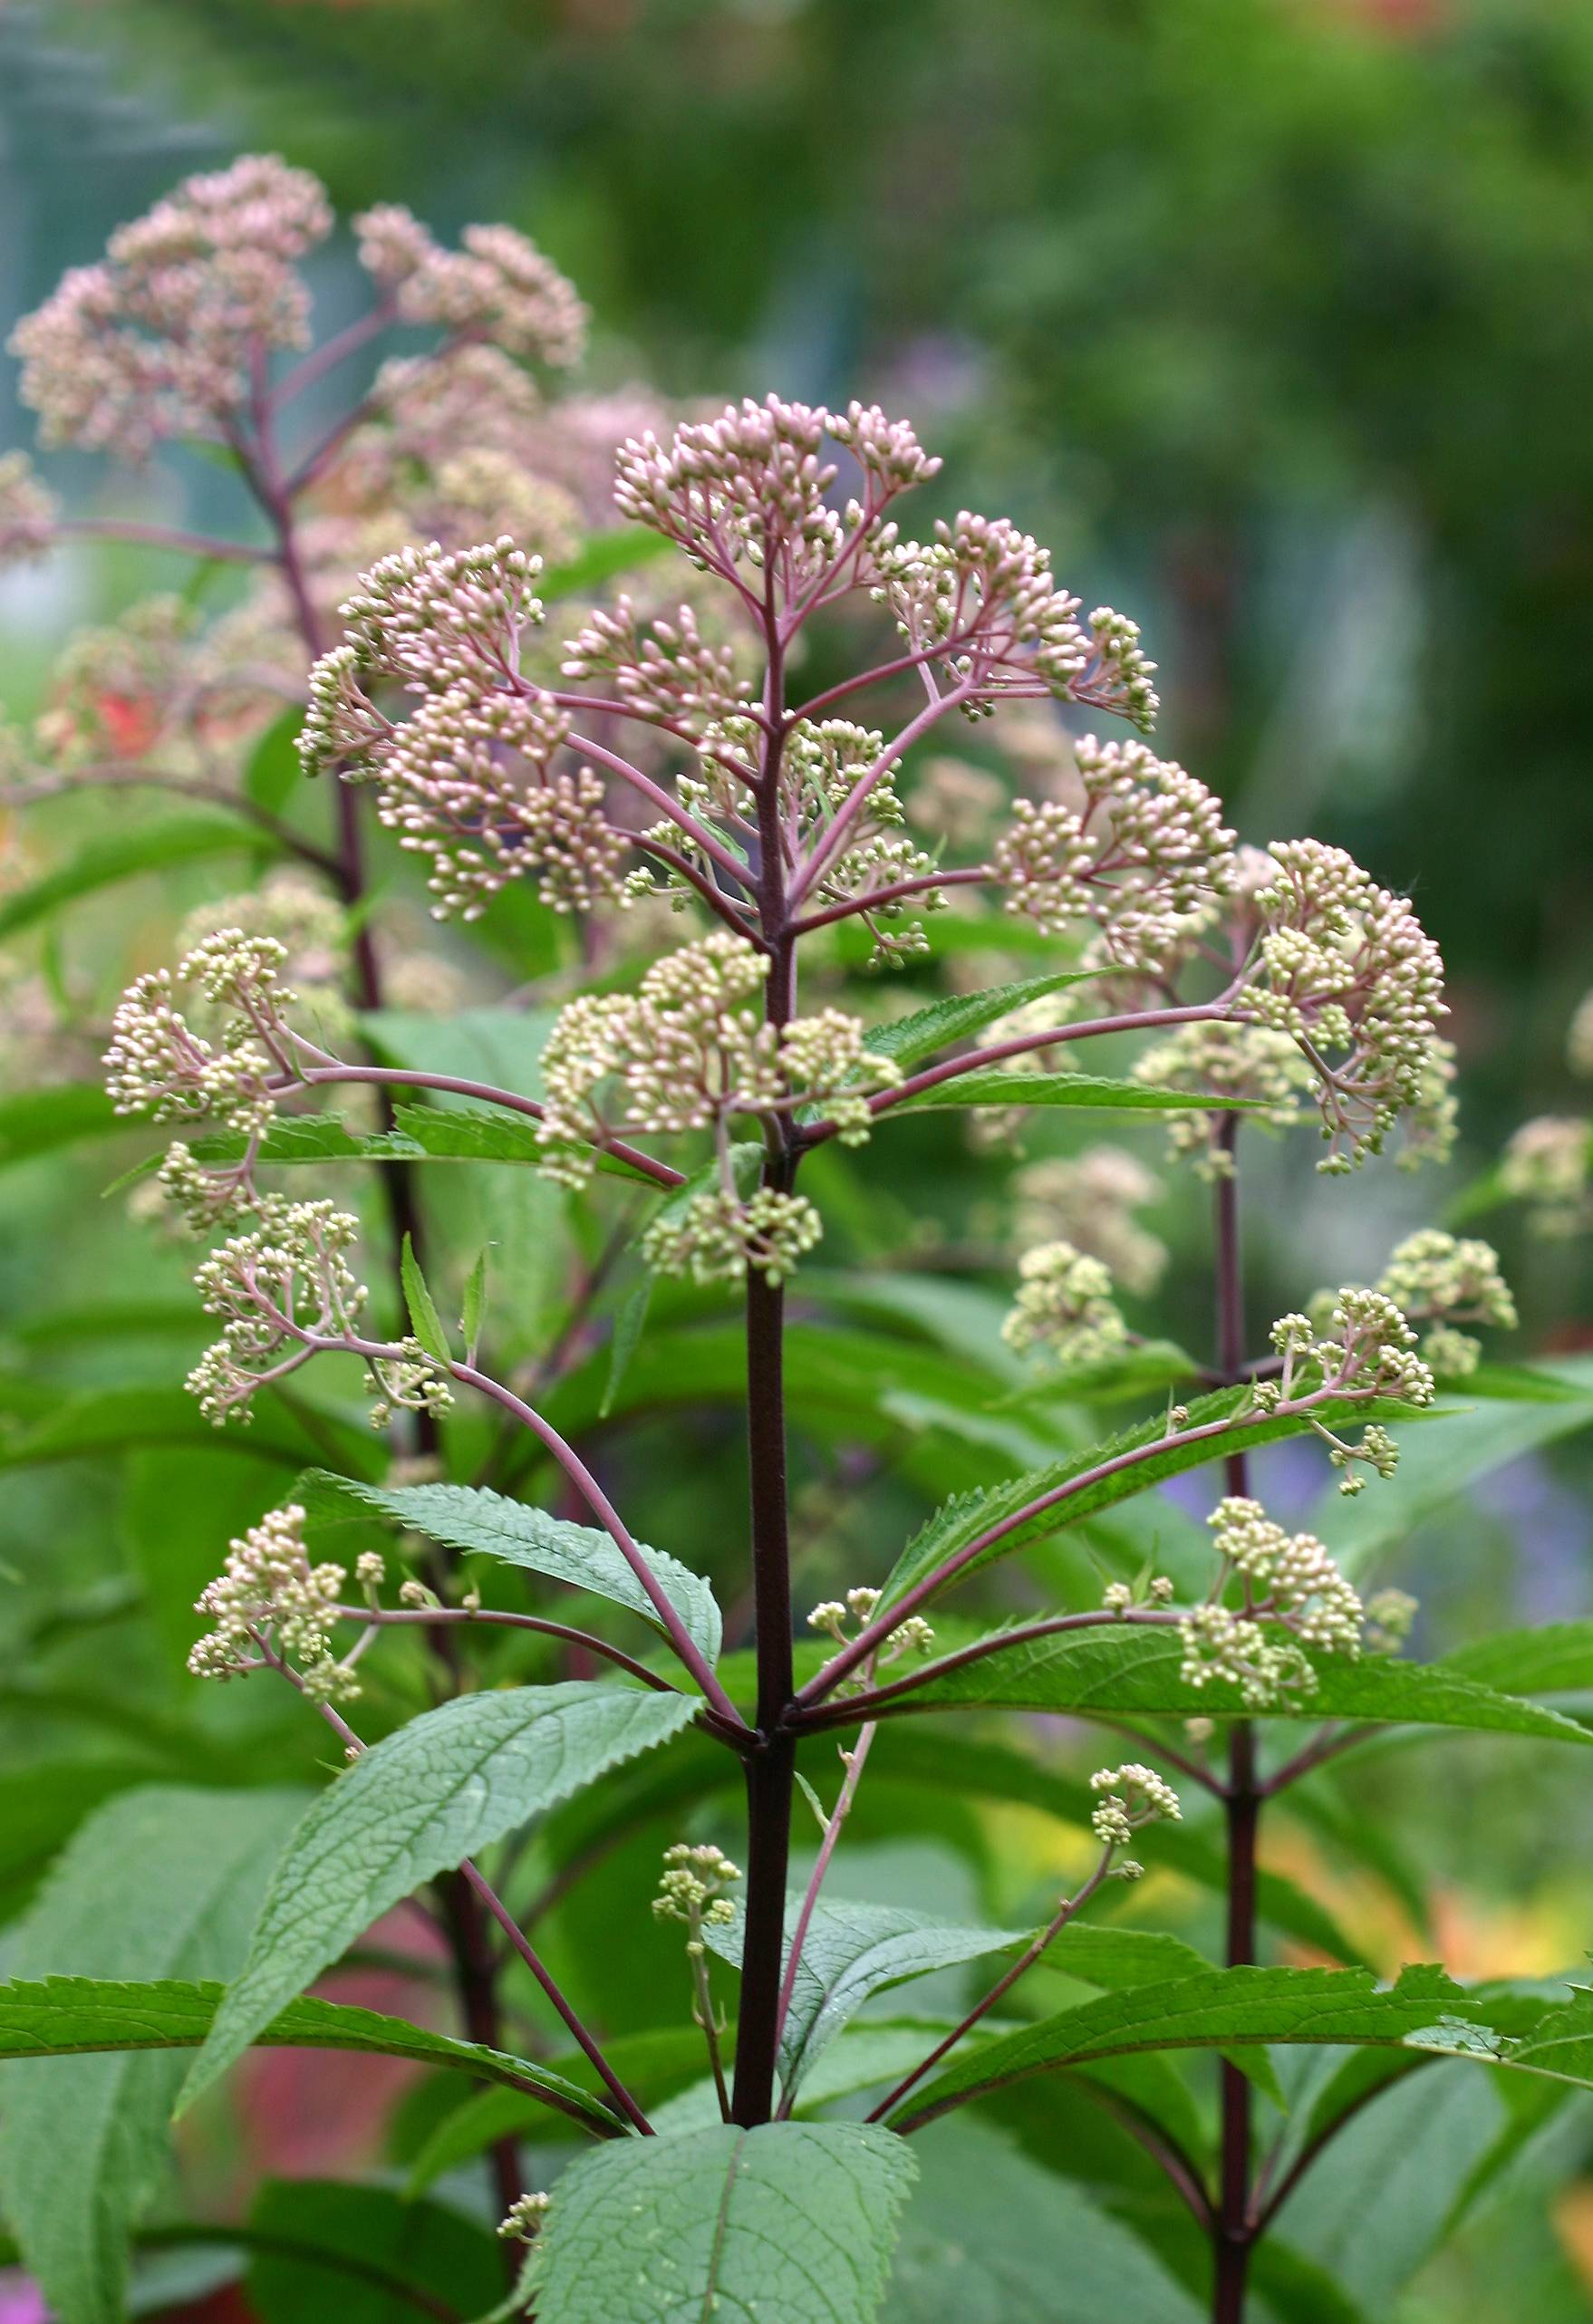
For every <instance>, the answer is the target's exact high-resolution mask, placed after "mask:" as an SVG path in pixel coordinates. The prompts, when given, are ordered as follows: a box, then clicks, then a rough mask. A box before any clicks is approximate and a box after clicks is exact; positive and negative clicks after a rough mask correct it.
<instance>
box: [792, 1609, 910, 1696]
mask: <svg viewBox="0 0 1593 2324" xmlns="http://www.w3.org/2000/svg"><path fill="white" fill-rule="evenodd" d="M883 1595H884V1593H883V1590H876V1589H866V1588H859V1589H850V1590H848V1591H847V1593H846V1595H845V1598H844V1599H842V1598H838V1597H829V1598H825V1600H824V1602H823V1604H822V1605H819V1606H815V1607H814V1609H813V1611H812V1613H811V1614H809V1615H808V1617H807V1626H808V1628H809V1629H810V1630H822V1631H823V1632H824V1634H825V1636H826V1637H828V1638H833V1639H834V1640H835V1644H836V1645H837V1646H844V1645H845V1644H846V1642H847V1640H848V1638H849V1637H850V1636H851V1635H852V1629H851V1625H852V1624H853V1623H854V1622H855V1623H856V1624H857V1625H859V1627H860V1628H861V1627H862V1626H863V1625H865V1624H867V1623H870V1622H872V1621H873V1620H874V1615H876V1614H877V1613H878V1612H879V1610H880V1600H881V1598H882V1597H883ZM934 1643H935V1634H934V1632H933V1630H932V1628H931V1627H930V1625H929V1624H928V1623H927V1622H926V1621H925V1620H924V1618H923V1616H922V1614H910V1615H908V1616H907V1619H906V1620H905V1621H904V1622H899V1623H898V1624H897V1625H896V1627H895V1628H894V1629H893V1630H892V1631H890V1632H888V1633H887V1635H885V1636H884V1637H883V1639H882V1640H881V1641H880V1644H879V1645H878V1646H877V1647H876V1648H875V1649H874V1653H873V1654H871V1655H870V1656H869V1657H868V1660H867V1662H866V1663H864V1666H863V1668H862V1670H861V1671H860V1672H859V1673H857V1675H856V1676H855V1677H854V1678H852V1679H847V1680H843V1682H842V1683H841V1685H840V1686H839V1687H838V1688H837V1690H836V1692H837V1693H838V1694H850V1693H855V1692H860V1691H861V1690H862V1689H863V1688H864V1687H865V1686H868V1685H869V1684H871V1683H872V1682H873V1680H874V1676H875V1675H876V1674H877V1673H879V1672H880V1671H882V1670H883V1669H885V1668H886V1667H887V1666H888V1665H889V1664H890V1663H898V1662H900V1661H901V1660H902V1658H903V1655H904V1654H928V1653H929V1650H930V1648H931V1647H932V1645H933V1644H934Z"/></svg>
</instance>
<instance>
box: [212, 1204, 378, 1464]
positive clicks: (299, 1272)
mask: <svg viewBox="0 0 1593 2324" xmlns="http://www.w3.org/2000/svg"><path fill="white" fill-rule="evenodd" d="M256 1208H257V1209H258V1210H259V1213H260V1224H259V1225H258V1226H257V1227H256V1228H254V1229H252V1230H250V1231H249V1232H248V1233H247V1234H242V1235H232V1236H229V1237H228V1238H227V1241H225V1242H224V1243H222V1244H221V1245H220V1246H219V1247H218V1248H217V1249H216V1250H214V1251H212V1252H211V1254H210V1256H209V1257H208V1258H206V1259H204V1260H202V1261H201V1263H200V1265H199V1267H198V1271H197V1273H196V1275H195V1278H194V1280H195V1282H196V1284H197V1285H198V1291H199V1296H200V1303H201V1305H202V1306H203V1307H204V1310H205V1313H206V1314H207V1315H208V1316H220V1317H221V1318H222V1332H221V1336H220V1338H219V1339H218V1340H217V1341H216V1343H215V1344H214V1345H213V1346H211V1347H209V1348H207V1350H206V1352H205V1354H204V1355H202V1356H201V1357H200V1359H199V1361H198V1364H197V1365H195V1367H194V1369H193V1371H192V1372H190V1373H189V1374H188V1387H189V1388H190V1390H191V1391H192V1392H193V1393H194V1394H195V1395H196V1396H198V1399H199V1408H200V1410H201V1411H202V1412H203V1413H204V1414H205V1415H206V1417H207V1419H208V1420H212V1421H214V1422H216V1423H217V1425H218V1426H219V1425H220V1423H221V1422H224V1421H227V1420H229V1419H232V1418H233V1417H234V1416H235V1415H236V1416H237V1418H239V1419H243V1420H246V1419H247V1418H248V1417H249V1411H248V1405H249V1399H250V1398H251V1397H252V1396H253V1395H254V1393H256V1389H258V1388H260V1387H262V1386H264V1385H266V1384H268V1383H269V1382H271V1381H275V1380H279V1379H284V1378H285V1377H286V1375H287V1374H289V1373H291V1372H295V1371H297V1370H298V1368H299V1366H300V1365H303V1364H305V1363H307V1362H308V1361H309V1358H310V1356H311V1355H313V1354H314V1347H313V1346H312V1345H310V1343H311V1342H312V1341H314V1340H328V1339H330V1340H333V1341H337V1340H341V1339H343V1338H345V1337H346V1336H349V1335H351V1334H352V1332H353V1330H354V1327H355V1325H356V1323H357V1321H358V1319H359V1316H360V1314H361V1311H362V1308H363V1307H364V1306H365V1303H366V1300H367V1299H368V1297H369V1296H370V1294H369V1292H368V1291H367V1289H366V1287H365V1286H364V1284H362V1283H361V1282H360V1281H359V1280H358V1278H356V1276H355V1274H354V1271H353V1269H352V1267H351V1266H350V1265H349V1259H348V1254H349V1252H350V1251H351V1250H352V1249H353V1247H354V1245H355V1243H356V1242H357V1241H358V1239H359V1234H360V1222H359V1220H358V1219H356V1218H355V1217H354V1216H353V1214H352V1211H348V1210H334V1209H333V1205H332V1204H331V1203H330V1202H325V1201H321V1202H289V1201H285V1199H284V1198H283V1197H282V1196H280V1195H276V1194H266V1195H260V1196H257V1197H256Z"/></svg>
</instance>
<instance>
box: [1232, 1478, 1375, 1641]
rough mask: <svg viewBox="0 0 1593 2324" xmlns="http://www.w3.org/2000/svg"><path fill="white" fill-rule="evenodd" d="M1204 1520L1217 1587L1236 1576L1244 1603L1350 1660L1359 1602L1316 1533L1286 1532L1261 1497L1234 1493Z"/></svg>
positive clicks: (1298, 1635) (1357, 1630)
mask: <svg viewBox="0 0 1593 2324" xmlns="http://www.w3.org/2000/svg"><path fill="white" fill-rule="evenodd" d="M1207 1523H1208V1524H1209V1525H1210V1526H1211V1528H1212V1536H1213V1543H1214V1547H1215V1548H1216V1551H1217V1554H1218V1556H1219V1557H1221V1560H1222V1570H1221V1574H1220V1576H1219V1577H1218V1581H1217V1591H1219V1592H1220V1591H1221V1589H1222V1588H1223V1586H1225V1585H1226V1584H1227V1582H1228V1581H1229V1580H1230V1578H1231V1577H1232V1576H1234V1575H1239V1576H1240V1577H1242V1579H1243V1581H1244V1583H1245V1586H1246V1595H1247V1600H1248V1602H1249V1603H1250V1605H1251V1606H1261V1607H1264V1608H1265V1610H1266V1612H1267V1614H1268V1615H1270V1618H1271V1619H1272V1620H1274V1621H1277V1622H1281V1623H1283V1624H1285V1625H1287V1626H1288V1628H1289V1630H1290V1631H1291V1632H1292V1633H1293V1635H1294V1636H1295V1637H1296V1638H1297V1639H1298V1640H1299V1644H1301V1645H1302V1646H1316V1647H1318V1648H1319V1649H1320V1650H1321V1652H1322V1653H1324V1654H1348V1655H1349V1656H1350V1657H1351V1658H1352V1659H1353V1658H1354V1657H1355V1656H1356V1655H1357V1654H1359V1653H1360V1650H1361V1601H1360V1599H1359V1597H1358V1596H1356V1592H1355V1591H1354V1590H1353V1589H1352V1588H1351V1587H1350V1585H1349V1583H1348V1582H1347V1580H1346V1579H1345V1577H1344V1576H1343V1574H1342V1573H1340V1571H1339V1569H1338V1567H1337V1565H1336V1564H1335V1563H1334V1561H1333V1558H1332V1557H1331V1556H1330V1555H1329V1553H1328V1550H1327V1549H1326V1548H1324V1547H1323V1545H1322V1543H1321V1542H1320V1541H1318V1538H1317V1537H1316V1535H1315V1534H1314V1533H1293V1534H1290V1533H1286V1532H1285V1531H1284V1529H1283V1528H1282V1527H1281V1526H1280V1525H1277V1524H1274V1522H1273V1520H1272V1519H1270V1517H1269V1516H1268V1515H1267V1512H1266V1510H1265V1509H1263V1508H1262V1507H1261V1504H1260V1501H1255V1500H1246V1499H1244V1498H1242V1497H1241V1496H1239V1495H1236V1494H1231V1495H1230V1496H1229V1497H1228V1498H1227V1499H1226V1500H1221V1501H1219V1503H1218V1504H1217V1507H1216V1508H1215V1509H1213V1511H1212V1515H1211V1517H1210V1518H1209V1519H1207ZM1213 1594H1214V1595H1215V1593H1213Z"/></svg>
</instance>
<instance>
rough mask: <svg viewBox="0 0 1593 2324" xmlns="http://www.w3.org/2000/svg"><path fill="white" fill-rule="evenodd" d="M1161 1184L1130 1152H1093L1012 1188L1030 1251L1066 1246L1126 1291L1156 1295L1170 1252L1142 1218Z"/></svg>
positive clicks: (1110, 1148) (1048, 1161)
mask: <svg viewBox="0 0 1593 2324" xmlns="http://www.w3.org/2000/svg"><path fill="white" fill-rule="evenodd" d="M1162 1191H1163V1190H1162V1186H1161V1183H1160V1181H1158V1180H1157V1179H1156V1178H1154V1176H1153V1175H1152V1173H1151V1172H1149V1171H1148V1170H1147V1169H1146V1168H1145V1166H1144V1163H1143V1162H1141V1161H1140V1160H1139V1159H1138V1157H1137V1155H1134V1154H1131V1153H1130V1152H1128V1151H1127V1150H1126V1148H1125V1147H1123V1146H1114V1145H1096V1146H1086V1148H1085V1150H1084V1152H1082V1153H1079V1154H1076V1155H1072V1156H1070V1157H1068V1158H1067V1159H1063V1158H1062V1157H1060V1156H1056V1155H1050V1156H1047V1157H1046V1158H1045V1159H1044V1160H1042V1161H1039V1162H1027V1163H1026V1164H1025V1165H1024V1167H1023V1168H1022V1169H1021V1170H1020V1171H1019V1172H1018V1173H1017V1175H1016V1177H1015V1178H1014V1180H1013V1181H1012V1200H1013V1230H1014V1233H1015V1236H1016V1238H1017V1240H1018V1242H1019V1244H1020V1245H1022V1246H1025V1247H1028V1246H1032V1245H1033V1244H1036V1243H1042V1242H1054V1241H1066V1242H1069V1243H1072V1244H1073V1245H1074V1246H1075V1247H1076V1249H1079V1250H1081V1251H1084V1252H1086V1253H1087V1254H1088V1256H1089V1257H1090V1258H1098V1259H1100V1260H1101V1261H1102V1262H1103V1263H1104V1264H1105V1266H1106V1267H1107V1268H1109V1269H1110V1271H1111V1274H1112V1276H1113V1278H1114V1279H1115V1281H1116V1282H1118V1283H1121V1284H1122V1286H1123V1287H1124V1289H1125V1291H1132V1292H1135V1293H1143V1292H1147V1291H1154V1289H1155V1287H1156V1286H1157V1284H1158V1283H1159V1282H1160V1281H1161V1279H1162V1273H1163V1268H1165V1266H1166V1264H1167V1247H1166V1245H1165V1244H1164V1243H1163V1242H1162V1241H1161V1240H1160V1239H1158V1238H1157V1237H1156V1236H1155V1235H1153V1234H1151V1233H1150V1232H1149V1231H1148V1230H1146V1229H1145V1228H1144V1227H1142V1226H1141V1225H1140V1223H1139V1221H1138V1220H1137V1219H1136V1218H1135V1216H1134V1213H1135V1211H1136V1210H1140V1209H1142V1208H1143V1207H1144V1205H1146V1204H1148V1203H1152V1202H1155V1201H1158V1200H1159V1199H1160V1197H1161V1194H1162Z"/></svg>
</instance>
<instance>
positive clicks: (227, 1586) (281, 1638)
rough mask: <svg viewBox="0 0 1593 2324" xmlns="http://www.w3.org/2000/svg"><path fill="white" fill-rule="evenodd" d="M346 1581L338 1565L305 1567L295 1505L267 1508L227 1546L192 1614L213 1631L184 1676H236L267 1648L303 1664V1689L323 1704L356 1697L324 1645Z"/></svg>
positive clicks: (199, 1645)
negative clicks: (205, 1619) (211, 1625)
mask: <svg viewBox="0 0 1593 2324" xmlns="http://www.w3.org/2000/svg"><path fill="white" fill-rule="evenodd" d="M347 1579H348V1575H347V1573H346V1571H345V1570H344V1568H343V1567H342V1566H333V1565H321V1566H313V1565H312V1564H311V1563H310V1559H309V1556H308V1553H307V1552H306V1550H305V1548H304V1510H303V1509H302V1508H301V1507H300V1506H299V1504H298V1503H297V1502H296V1501H293V1502H290V1503H289V1504H288V1505H287V1507H286V1508H285V1509H273V1510H271V1511H270V1513H269V1514H268V1515H267V1516H266V1517H263V1518H262V1519H261V1520H260V1522H259V1524H258V1525H254V1526H251V1527H250V1528H249V1529H248V1531H247V1532H246V1533H245V1534H244V1535H243V1536H242V1537H241V1538H238V1539H237V1540H235V1541H234V1542H233V1543H232V1544H231V1546H230V1548H228V1550H227V1563H226V1565H225V1567H223V1568H222V1571H221V1572H220V1573H219V1574H218V1575H217V1577H216V1579H215V1580H214V1581H213V1582H209V1583H208V1584H207V1585H206V1586H205V1588H204V1589H203V1590H202V1591H201V1593H200V1595H199V1596H198V1599H197V1601H196V1603H195V1606H194V1611H195V1613H196V1614H203V1615H208V1616H209V1618H210V1620H211V1621H212V1622H213V1623H214V1624H215V1627H214V1629H212V1630H210V1631H209V1632H208V1633H207V1635H205V1636H204V1637H203V1638H201V1639H199V1640H198V1643H197V1644H196V1645H195V1646H194V1648H193V1650H192V1652H191V1653H190V1654H189V1655H188V1668H189V1670H190V1671H191V1672H192V1673H193V1674H194V1676H195V1677H196V1678H212V1679H227V1678H234V1677H237V1674H238V1673H240V1672H243V1671H247V1670H251V1669H256V1668H257V1667H258V1666H259V1663H260V1661H261V1660H262V1656H261V1653H260V1649H261V1646H262V1644H265V1645H266V1646H269V1647H270V1648H271V1650H272V1651H273V1652H274V1653H275V1654H279V1655H288V1654H291V1655H292V1656H293V1657H294V1660H295V1661H296V1662H297V1663H300V1664H302V1665H303V1668H302V1671H301V1673H300V1675H301V1678H302V1680H303V1683H304V1686H305V1688H306V1690H307V1691H308V1692H311V1693H313V1694H315V1695H317V1696H318V1697H319V1698H320V1699H321V1700H322V1701H323V1702H326V1701H331V1700H333V1698H334V1697H336V1698H346V1697H348V1696H349V1695H351V1694H356V1693H358V1692H359V1688H358V1685H357V1683H355V1681H354V1680H353V1678H352V1674H351V1673H349V1672H347V1671H346V1670H345V1669H344V1667H343V1665H342V1664H341V1663H338V1662H337V1661H336V1660H335V1659H334V1658H333V1654H332V1653H331V1649H330V1644H329V1640H330V1636H331V1632H332V1627H333V1623H334V1622H335V1621H336V1619H337V1610H338V1599H339V1596H341V1594H342V1591H343V1585H344V1583H345V1582H346V1581H347Z"/></svg>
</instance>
